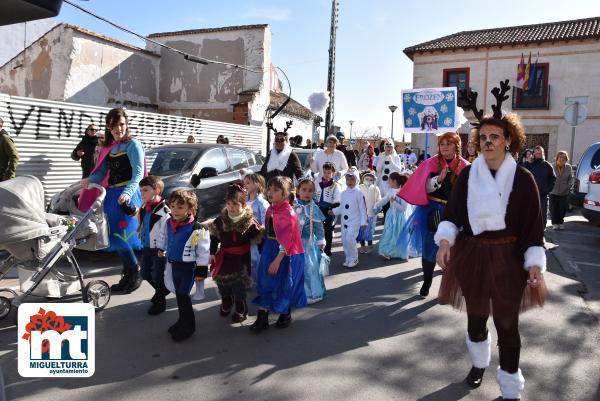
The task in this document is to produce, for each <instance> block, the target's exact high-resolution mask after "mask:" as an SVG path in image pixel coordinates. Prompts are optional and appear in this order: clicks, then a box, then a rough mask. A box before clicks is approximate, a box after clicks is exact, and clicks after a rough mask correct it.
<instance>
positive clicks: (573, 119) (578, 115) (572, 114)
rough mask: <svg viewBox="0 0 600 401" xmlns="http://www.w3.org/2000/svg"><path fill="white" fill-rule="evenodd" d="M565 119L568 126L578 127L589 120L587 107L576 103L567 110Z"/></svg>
mask: <svg viewBox="0 0 600 401" xmlns="http://www.w3.org/2000/svg"><path fill="white" fill-rule="evenodd" d="M564 117H565V121H566V122H567V124H569V125H570V126H571V127H576V126H578V125H580V124H581V123H583V122H584V121H585V119H586V118H587V107H585V106H584V105H583V104H580V103H578V102H575V103H573V104H571V105H569V106H567V107H566V108H565V113H564Z"/></svg>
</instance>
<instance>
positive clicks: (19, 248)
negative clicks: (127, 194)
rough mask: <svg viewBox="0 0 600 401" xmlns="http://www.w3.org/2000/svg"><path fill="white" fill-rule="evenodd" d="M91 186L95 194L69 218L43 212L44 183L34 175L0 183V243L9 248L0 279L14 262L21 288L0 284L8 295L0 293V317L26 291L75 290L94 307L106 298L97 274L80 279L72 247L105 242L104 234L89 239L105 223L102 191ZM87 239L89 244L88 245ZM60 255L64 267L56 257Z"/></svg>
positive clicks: (55, 294)
mask: <svg viewBox="0 0 600 401" xmlns="http://www.w3.org/2000/svg"><path fill="white" fill-rule="evenodd" d="M96 188H98V189H99V190H100V192H101V195H100V196H99V197H98V199H97V200H96V201H95V202H94V204H93V205H92V207H91V208H90V210H89V211H88V212H86V213H84V214H82V215H80V216H76V218H77V220H73V219H72V218H71V216H60V215H56V214H50V213H46V212H45V209H44V188H43V186H42V183H41V182H40V181H39V180H38V179H37V178H36V177H34V176H21V177H17V178H14V179H12V180H8V181H4V182H1V183H0V249H4V250H6V251H8V253H9V256H8V257H7V258H6V259H5V260H4V261H0V279H3V278H4V277H5V276H6V275H7V273H8V272H9V271H10V270H11V268H12V267H16V268H17V271H18V278H19V282H20V292H21V294H20V295H19V294H18V293H17V291H15V290H14V289H12V288H0V294H3V293H4V294H6V295H8V294H10V295H11V296H12V299H11V298H9V297H7V296H0V319H3V318H5V317H6V316H8V315H9V314H10V313H11V310H13V311H15V312H16V310H17V308H18V307H19V305H21V303H22V302H23V300H24V299H25V298H26V297H28V296H29V295H35V296H40V297H45V298H54V299H60V298H63V297H67V296H72V295H76V294H78V293H81V296H82V298H83V302H86V303H90V304H92V305H93V306H94V308H95V309H96V311H99V310H102V309H104V307H105V306H106V305H107V304H108V302H109V300H110V287H109V286H108V284H107V283H106V282H105V281H102V280H94V281H90V282H88V283H87V284H85V283H84V281H83V274H82V273H81V268H80V267H79V264H78V263H77V260H76V258H75V256H74V255H73V252H72V251H73V249H74V248H75V247H79V248H83V249H94V250H95V249H98V248H101V247H102V245H103V244H104V243H106V244H104V245H103V246H104V247H106V246H108V240H107V239H106V241H102V240H100V241H97V240H96V239H95V237H96V236H98V235H101V234H102V233H105V232H106V227H102V226H105V225H106V221H105V216H104V212H103V209H102V202H103V201H104V197H105V195H106V192H105V190H104V188H102V187H100V186H96ZM89 244H94V246H92V247H91V248H90V246H89ZM98 244H100V246H99V245H98ZM86 245H88V246H87V247H86ZM64 260H66V261H67V262H68V265H70V269H69V268H68V267H67V268H65V267H64V266H61V264H60V263H59V262H61V261H64ZM63 265H64V263H63ZM15 316H16V314H15Z"/></svg>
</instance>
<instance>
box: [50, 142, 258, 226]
mask: <svg viewBox="0 0 600 401" xmlns="http://www.w3.org/2000/svg"><path fill="white" fill-rule="evenodd" d="M263 162H264V160H263V158H262V157H261V156H260V155H257V154H255V153H254V152H252V151H250V150H248V149H245V148H240V147H237V146H230V145H220V144H204V143H182V144H177V145H162V146H157V147H155V148H152V149H149V150H147V151H146V163H147V165H146V167H147V169H148V174H150V175H156V176H159V177H161V178H162V179H163V181H164V183H165V188H164V190H163V197H165V198H168V196H169V195H170V194H171V192H173V190H175V189H179V188H184V189H194V190H195V191H196V195H197V196H198V200H199V202H198V203H199V208H198V219H199V220H200V221H203V220H206V219H207V218H210V217H214V216H216V215H217V214H218V213H219V212H220V211H221V208H222V207H223V206H224V204H225V194H226V192H227V187H228V186H229V184H231V183H233V182H236V181H239V180H240V178H241V176H240V170H241V169H243V168H246V169H249V170H252V171H255V172H257V171H259V170H260V168H261V166H262V164H263ZM79 191H80V185H79V182H77V183H75V184H73V185H71V186H70V187H68V188H66V189H65V190H63V191H62V192H60V193H58V194H56V195H54V196H53V197H52V199H51V201H50V204H49V206H48V211H49V212H52V213H57V214H69V212H70V211H72V210H75V208H76V204H77V200H78V198H79Z"/></svg>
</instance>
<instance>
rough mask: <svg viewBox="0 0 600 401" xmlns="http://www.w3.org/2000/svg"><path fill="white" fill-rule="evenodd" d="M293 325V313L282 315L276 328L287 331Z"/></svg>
mask: <svg viewBox="0 0 600 401" xmlns="http://www.w3.org/2000/svg"><path fill="white" fill-rule="evenodd" d="M291 323H292V312H288V313H282V314H281V315H279V318H278V319H277V323H275V327H277V328H278V329H285V328H286V327H288V326H289V325H290V324H291Z"/></svg>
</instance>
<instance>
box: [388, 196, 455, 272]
mask: <svg viewBox="0 0 600 401" xmlns="http://www.w3.org/2000/svg"><path fill="white" fill-rule="evenodd" d="M445 206H446V205H445V204H443V203H439V202H435V201H430V203H429V205H427V206H417V207H416V208H415V211H414V212H413V214H412V215H411V216H410V217H409V218H408V220H407V221H406V225H405V227H404V229H403V230H402V234H401V235H400V238H399V239H398V243H397V245H398V247H405V248H407V249H408V252H409V253H410V254H411V256H412V255H414V256H421V257H422V258H423V259H425V260H427V261H429V262H435V256H436V254H437V251H438V246H437V245H436V244H435V242H434V240H433V236H434V235H435V231H431V230H430V229H429V215H430V214H431V213H432V212H434V211H435V210H439V211H440V214H441V215H443V214H444V208H445Z"/></svg>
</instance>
